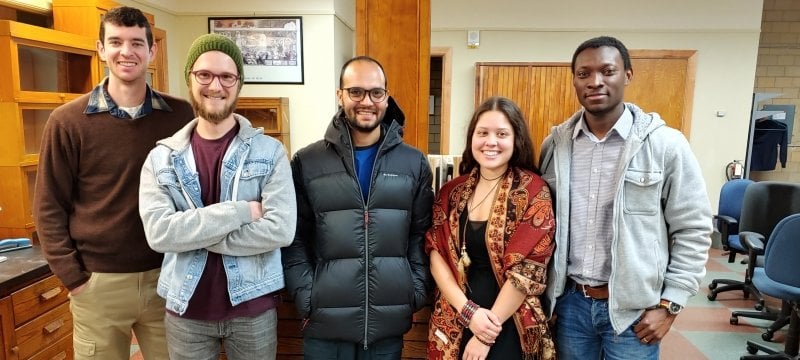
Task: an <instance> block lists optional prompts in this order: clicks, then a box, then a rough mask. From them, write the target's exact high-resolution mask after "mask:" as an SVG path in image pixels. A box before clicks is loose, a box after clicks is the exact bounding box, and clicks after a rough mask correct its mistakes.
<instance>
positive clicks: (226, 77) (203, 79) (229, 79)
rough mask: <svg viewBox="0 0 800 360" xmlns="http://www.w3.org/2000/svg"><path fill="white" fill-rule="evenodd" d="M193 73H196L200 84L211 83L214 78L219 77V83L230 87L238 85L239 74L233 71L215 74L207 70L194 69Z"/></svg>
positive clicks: (196, 78)
mask: <svg viewBox="0 0 800 360" xmlns="http://www.w3.org/2000/svg"><path fill="white" fill-rule="evenodd" d="M192 75H194V79H195V80H197V83H198V84H200V85H208V84H211V83H212V82H213V81H214V78H218V79H219V83H220V84H221V85H222V86H223V87H226V88H228V87H231V86H234V85H236V82H237V81H239V76H237V75H234V74H231V73H222V74H214V73H212V72H211V71H207V70H197V71H192Z"/></svg>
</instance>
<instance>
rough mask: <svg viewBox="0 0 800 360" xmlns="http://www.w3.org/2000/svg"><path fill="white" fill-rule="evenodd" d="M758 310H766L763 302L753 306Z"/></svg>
mask: <svg viewBox="0 0 800 360" xmlns="http://www.w3.org/2000/svg"><path fill="white" fill-rule="evenodd" d="M753 308H755V309H756V310H757V311H761V310H764V304H763V303H761V302H757V303H756V305H755V306H753Z"/></svg>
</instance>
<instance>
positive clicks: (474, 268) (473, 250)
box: [460, 211, 522, 360]
mask: <svg viewBox="0 0 800 360" xmlns="http://www.w3.org/2000/svg"><path fill="white" fill-rule="evenodd" d="M466 214H467V212H466V211H464V213H463V214H462V215H461V224H462V225H461V229H460V231H461V233H462V234H464V235H465V236H464V237H465V238H466V241H467V255H469V258H470V260H471V261H472V264H471V265H470V267H469V270H467V298H469V299H470V300H472V301H473V302H475V303H476V304H478V306H480V307H482V308H486V309H491V308H492V305H494V300H495V299H497V295H498V294H499V293H500V286H499V285H498V284H497V280H496V279H495V277H494V272H493V271H492V264H491V262H490V260H489V250H488V249H487V248H486V221H470V220H468V216H467V215H466ZM464 227H466V229H465V228H464ZM471 338H472V331H470V330H469V328H464V336H463V337H462V339H461V351H460V353H462V354H463V353H464V348H465V347H466V346H467V342H468V341H469V340H470V339H471ZM486 359H487V360H491V359H498V360H499V359H522V345H521V344H520V340H519V334H518V333H517V327H516V326H515V325H514V317H513V316H512V317H510V318H508V320H506V322H504V323H503V330H502V331H500V335H498V336H497V339H495V343H494V345H492V347H491V349H490V350H489V355H488V356H487V358H486Z"/></svg>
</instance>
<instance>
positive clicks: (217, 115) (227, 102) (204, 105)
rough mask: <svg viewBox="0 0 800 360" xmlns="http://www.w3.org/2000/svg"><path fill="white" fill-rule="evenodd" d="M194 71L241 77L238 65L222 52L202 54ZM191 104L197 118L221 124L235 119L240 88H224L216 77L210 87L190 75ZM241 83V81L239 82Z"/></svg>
mask: <svg viewBox="0 0 800 360" xmlns="http://www.w3.org/2000/svg"><path fill="white" fill-rule="evenodd" d="M192 71H208V72H210V73H212V74H216V75H221V74H225V73H228V74H234V75H239V74H238V71H237V70H236V63H235V62H234V61H233V59H231V57H230V56H228V55H226V54H225V53H223V52H221V51H208V52H205V53H203V54H201V55H200V56H199V57H198V58H197V61H195V62H194V66H192ZM189 77H190V81H191V82H190V84H189V86H190V89H189V90H190V92H191V97H190V100H191V103H192V107H193V108H194V111H195V113H196V114H197V116H199V117H201V118H203V119H205V120H208V121H210V122H212V123H214V124H219V123H221V122H222V121H224V120H226V119H229V118H230V119H233V110H235V109H236V101H237V100H238V95H239V87H238V86H237V85H234V86H231V87H224V86H222V84H221V83H220V80H219V77H214V78H213V79H212V80H211V83H209V84H208V85H201V84H199V83H198V82H197V79H196V78H195V76H194V75H190V76H189ZM239 81H241V80H239Z"/></svg>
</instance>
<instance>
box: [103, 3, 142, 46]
mask: <svg viewBox="0 0 800 360" xmlns="http://www.w3.org/2000/svg"><path fill="white" fill-rule="evenodd" d="M106 23H109V24H113V25H116V26H125V27H134V26H136V27H143V28H144V32H145V36H146V37H147V46H148V47H153V29H151V28H150V22H149V21H147V17H145V16H144V13H142V11H141V10H139V9H137V8H132V7H129V6H119V7H115V8H113V9H111V10H108V12H107V13H106V14H105V15H103V19H101V20H100V42H102V43H103V44H105V40H106V39H105V37H106Z"/></svg>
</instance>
